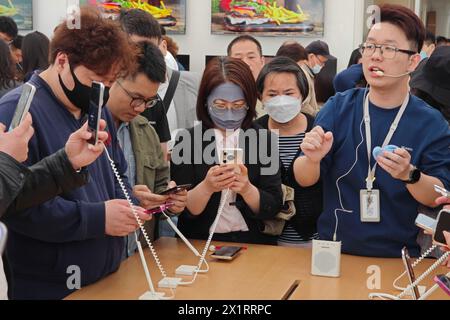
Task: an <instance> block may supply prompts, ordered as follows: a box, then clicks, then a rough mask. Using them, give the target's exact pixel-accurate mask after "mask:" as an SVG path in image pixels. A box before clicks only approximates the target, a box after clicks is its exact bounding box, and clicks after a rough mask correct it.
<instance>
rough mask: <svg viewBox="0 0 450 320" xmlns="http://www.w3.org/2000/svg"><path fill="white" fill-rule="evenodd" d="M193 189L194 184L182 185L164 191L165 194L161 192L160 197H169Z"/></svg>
mask: <svg viewBox="0 0 450 320" xmlns="http://www.w3.org/2000/svg"><path fill="white" fill-rule="evenodd" d="M191 188H192V184H181V185H179V186H176V187H173V188H170V189H167V190H164V191H163V192H160V193H159V195H160V196H168V195H171V194H177V193H178V192H181V191H184V190H186V191H189V190H191Z"/></svg>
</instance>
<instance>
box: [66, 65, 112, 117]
mask: <svg viewBox="0 0 450 320" xmlns="http://www.w3.org/2000/svg"><path fill="white" fill-rule="evenodd" d="M69 68H70V73H71V74H72V77H73V81H74V82H75V87H74V88H73V89H72V90H69V89H68V88H67V87H66V85H65V84H64V82H63V81H62V78H61V75H58V78H59V83H60V85H61V87H62V89H63V91H64V94H65V95H66V96H67V98H68V99H69V101H70V102H72V103H73V104H74V105H75V106H76V107H77V108H79V109H80V110H81V112H82V113H84V114H85V113H88V111H89V99H90V95H91V87H89V86H86V85H84V84H82V83H81V82H80V80H78V78H77V76H76V75H75V72H74V71H73V69H72V66H71V65H70V64H69ZM109 89H110V87H105V92H104V94H103V105H105V104H106V103H107V102H108V99H109Z"/></svg>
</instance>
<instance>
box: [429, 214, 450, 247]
mask: <svg viewBox="0 0 450 320" xmlns="http://www.w3.org/2000/svg"><path fill="white" fill-rule="evenodd" d="M444 231H447V232H450V211H448V210H442V211H441V212H440V213H439V217H438V221H437V223H436V231H435V233H434V239H433V240H434V241H436V242H437V243H440V244H446V240H445V236H444Z"/></svg>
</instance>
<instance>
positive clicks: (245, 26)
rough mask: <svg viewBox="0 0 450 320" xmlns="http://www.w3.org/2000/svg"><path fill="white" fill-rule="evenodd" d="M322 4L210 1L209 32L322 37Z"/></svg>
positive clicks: (317, 0) (288, 0) (285, 0)
mask: <svg viewBox="0 0 450 320" xmlns="http://www.w3.org/2000/svg"><path fill="white" fill-rule="evenodd" d="M324 2H325V1H324V0H247V1H239V0H211V32H212V33H213V34H237V33H250V34H254V35H258V36H280V35H281V36H296V37H299V36H300V37H323V34H324V11H325V10H324V9H325V5H324Z"/></svg>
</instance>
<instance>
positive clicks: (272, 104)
mask: <svg viewBox="0 0 450 320" xmlns="http://www.w3.org/2000/svg"><path fill="white" fill-rule="evenodd" d="M264 109H265V110H266V111H267V113H268V114H269V116H270V117H271V118H272V119H273V120H274V121H275V122H278V123H288V122H289V121H291V120H292V119H294V118H295V117H296V116H297V115H298V114H299V113H300V111H301V110H302V100H301V99H298V98H295V97H291V96H276V97H273V98H271V99H269V100H267V101H266V102H264Z"/></svg>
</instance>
